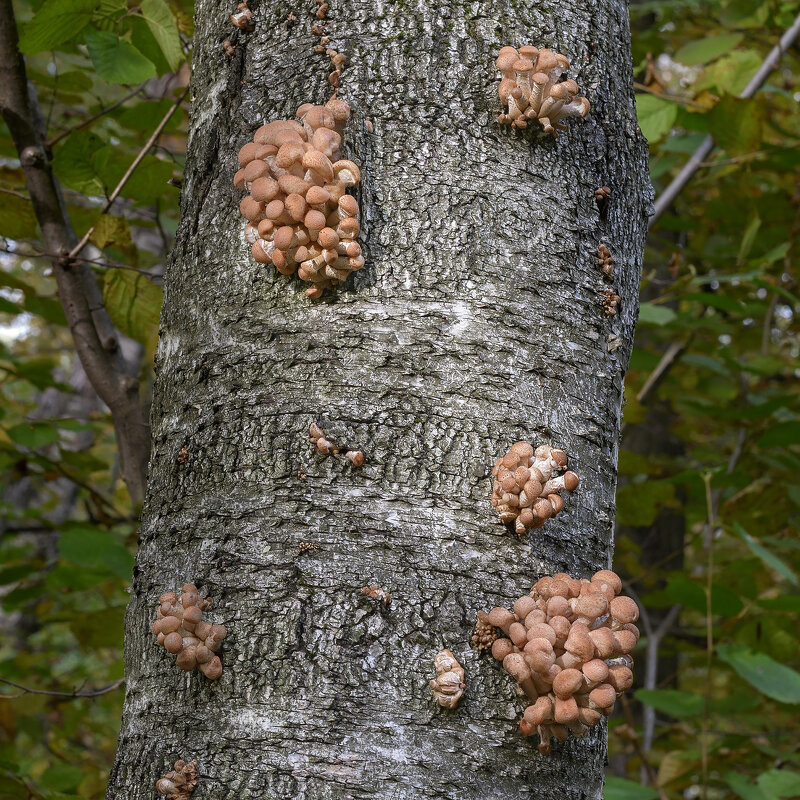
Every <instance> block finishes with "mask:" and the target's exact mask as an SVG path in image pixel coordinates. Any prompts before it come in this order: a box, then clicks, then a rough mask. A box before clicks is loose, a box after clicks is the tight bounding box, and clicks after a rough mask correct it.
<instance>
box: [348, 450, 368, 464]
mask: <svg viewBox="0 0 800 800" xmlns="http://www.w3.org/2000/svg"><path fill="white" fill-rule="evenodd" d="M344 456H345V458H347V459H348V460H349V461H350V462H351V463H352V464H353V466H354V467H360V466H362V465H363V464H364V454H363V453H362V452H361V451H360V450H348V451H347V452H346V453H345V454H344Z"/></svg>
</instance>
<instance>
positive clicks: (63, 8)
mask: <svg viewBox="0 0 800 800" xmlns="http://www.w3.org/2000/svg"><path fill="white" fill-rule="evenodd" d="M97 5H98V2H97V0H49V2H47V3H45V4H44V5H43V6H42V7H41V8H40V9H39V11H38V13H37V14H36V16H34V18H33V19H32V20H31V21H30V22H29V23H28V24H27V25H26V26H25V27H24V28H23V31H22V36H20V39H19V49H20V51H21V52H22V53H28V54H30V53H40V52H41V51H42V50H52V49H53V48H54V47H55V46H56V45H58V44H62V43H63V42H66V41H68V40H70V39H72V38H73V37H74V36H76V35H77V34H79V33H80V32H81V31H82V30H83V29H84V28H85V27H86V26H87V25H88V24H89V20H91V18H92V14H93V13H94V10H95V8H96V7H97Z"/></svg>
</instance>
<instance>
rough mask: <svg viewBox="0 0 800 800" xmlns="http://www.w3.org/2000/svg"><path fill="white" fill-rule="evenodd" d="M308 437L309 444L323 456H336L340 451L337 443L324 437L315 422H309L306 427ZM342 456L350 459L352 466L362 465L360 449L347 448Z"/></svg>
mask: <svg viewBox="0 0 800 800" xmlns="http://www.w3.org/2000/svg"><path fill="white" fill-rule="evenodd" d="M308 438H309V439H310V440H311V444H313V445H314V447H315V448H316V450H317V452H318V453H321V454H322V455H324V456H327V455H335V456H336V455H339V453H340V452H341V448H340V447H339V446H338V445H337V444H335V443H334V442H332V441H330V440H329V439H326V438H325V433H324V431H323V430H322V428H320V426H319V425H317V423H316V422H312V423H311V426H310V427H309V429H308ZM344 457H345V458H346V459H347V460H348V461H350V463H351V464H352V465H353V466H354V467H361V466H363V465H364V454H363V453H362V452H361V450H348V451H346V452H345V454H344Z"/></svg>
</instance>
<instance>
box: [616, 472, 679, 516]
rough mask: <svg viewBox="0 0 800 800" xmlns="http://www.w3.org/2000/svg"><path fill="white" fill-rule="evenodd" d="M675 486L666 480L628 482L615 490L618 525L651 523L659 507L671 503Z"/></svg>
mask: <svg viewBox="0 0 800 800" xmlns="http://www.w3.org/2000/svg"><path fill="white" fill-rule="evenodd" d="M674 497H675V487H674V486H673V485H672V484H671V483H667V482H666V481H645V482H643V483H629V484H627V485H625V486H622V487H620V488H619V489H618V490H617V522H618V523H619V524H620V525H632V526H634V527H645V526H647V525H652V524H653V520H655V518H656V516H657V515H658V512H659V510H660V508H661V507H662V506H664V505H670V504H672V502H673V500H674Z"/></svg>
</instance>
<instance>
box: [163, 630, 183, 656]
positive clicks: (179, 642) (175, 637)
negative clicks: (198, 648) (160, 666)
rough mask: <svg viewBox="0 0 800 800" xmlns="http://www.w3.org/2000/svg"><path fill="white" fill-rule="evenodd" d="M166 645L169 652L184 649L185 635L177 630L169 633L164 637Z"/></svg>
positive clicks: (177, 651)
mask: <svg viewBox="0 0 800 800" xmlns="http://www.w3.org/2000/svg"><path fill="white" fill-rule="evenodd" d="M164 647H165V649H166V650H167V652H168V653H173V654H175V653H180V651H181V650H183V637H182V636H181V635H180V634H179V633H178V632H177V631H173V632H172V633H170V634H167V635H166V636H165V637H164Z"/></svg>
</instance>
